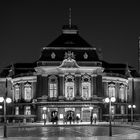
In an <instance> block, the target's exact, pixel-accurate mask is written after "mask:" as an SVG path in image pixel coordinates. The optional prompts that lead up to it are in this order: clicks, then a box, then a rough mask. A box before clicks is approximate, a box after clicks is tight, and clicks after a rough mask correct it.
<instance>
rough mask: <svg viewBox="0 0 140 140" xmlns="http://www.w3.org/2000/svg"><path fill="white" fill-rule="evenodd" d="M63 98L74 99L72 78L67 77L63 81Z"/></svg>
mask: <svg viewBox="0 0 140 140" xmlns="http://www.w3.org/2000/svg"><path fill="white" fill-rule="evenodd" d="M65 97H66V98H67V99H69V100H71V99H73V98H74V77H73V76H71V75H68V76H67V77H66V81H65Z"/></svg>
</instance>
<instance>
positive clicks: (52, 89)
mask: <svg viewBox="0 0 140 140" xmlns="http://www.w3.org/2000/svg"><path fill="white" fill-rule="evenodd" d="M49 93H50V98H52V97H57V78H56V77H55V76H51V77H49Z"/></svg>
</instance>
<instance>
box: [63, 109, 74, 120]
mask: <svg viewBox="0 0 140 140" xmlns="http://www.w3.org/2000/svg"><path fill="white" fill-rule="evenodd" d="M65 117H66V121H69V122H70V123H71V122H75V112H74V111H72V110H68V111H67V112H66V116H65Z"/></svg>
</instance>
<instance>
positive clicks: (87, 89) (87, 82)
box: [82, 75, 91, 99]
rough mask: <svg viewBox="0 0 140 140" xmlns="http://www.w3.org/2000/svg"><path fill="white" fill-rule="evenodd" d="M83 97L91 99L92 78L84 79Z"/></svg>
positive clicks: (84, 77)
mask: <svg viewBox="0 0 140 140" xmlns="http://www.w3.org/2000/svg"><path fill="white" fill-rule="evenodd" d="M82 97H83V98H84V99H89V98H90V97H91V84H90V77H89V76H87V75H85V76H83V77H82Z"/></svg>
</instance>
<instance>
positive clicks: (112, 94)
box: [108, 83, 115, 97]
mask: <svg viewBox="0 0 140 140" xmlns="http://www.w3.org/2000/svg"><path fill="white" fill-rule="evenodd" d="M108 92H109V97H115V84H114V83H111V84H109V87H108Z"/></svg>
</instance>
